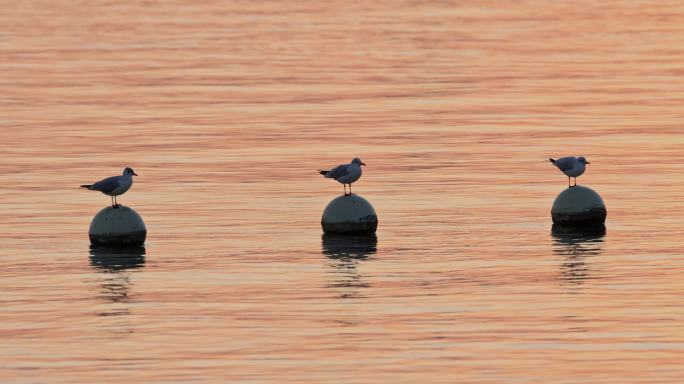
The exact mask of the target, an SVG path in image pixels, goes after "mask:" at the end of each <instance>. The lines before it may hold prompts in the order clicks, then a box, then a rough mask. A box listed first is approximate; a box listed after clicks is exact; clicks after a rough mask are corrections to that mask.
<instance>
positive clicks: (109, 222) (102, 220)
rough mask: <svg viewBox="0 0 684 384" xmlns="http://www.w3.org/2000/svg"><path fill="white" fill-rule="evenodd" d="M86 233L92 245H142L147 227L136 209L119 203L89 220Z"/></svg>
mask: <svg viewBox="0 0 684 384" xmlns="http://www.w3.org/2000/svg"><path fill="white" fill-rule="evenodd" d="M88 235H89V236H90V243H91V244H93V245H107V246H132V245H142V244H144V243H145V238H146V237H147V229H146V228H145V223H144V222H143V219H142V217H140V215H138V213H137V212H136V211H134V210H133V209H132V208H128V207H125V206H123V205H119V206H118V207H116V208H115V207H111V206H110V207H107V208H104V209H102V210H101V211H100V212H98V213H97V215H95V217H94V218H93V221H91V222H90V229H89V230H88Z"/></svg>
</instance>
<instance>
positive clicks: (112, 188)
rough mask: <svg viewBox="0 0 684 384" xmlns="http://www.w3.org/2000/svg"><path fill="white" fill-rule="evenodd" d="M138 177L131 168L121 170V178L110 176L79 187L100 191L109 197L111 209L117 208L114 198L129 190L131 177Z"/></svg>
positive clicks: (131, 181) (131, 183)
mask: <svg viewBox="0 0 684 384" xmlns="http://www.w3.org/2000/svg"><path fill="white" fill-rule="evenodd" d="M134 175H135V176H138V174H137V173H135V172H134V171H133V168H126V169H124V170H123V174H122V175H121V176H112V177H108V178H106V179H103V180H100V181H98V182H97V183H95V184H86V185H81V188H87V189H90V190H91V191H100V192H102V193H104V194H105V195H108V196H111V198H112V207H114V208H118V207H119V204H117V203H116V197H117V196H119V195H123V194H124V193H126V191H128V189H129V188H131V185H133V176H134Z"/></svg>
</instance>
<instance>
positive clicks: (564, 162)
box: [549, 156, 591, 188]
mask: <svg viewBox="0 0 684 384" xmlns="http://www.w3.org/2000/svg"><path fill="white" fill-rule="evenodd" d="M549 161H550V162H551V163H552V164H553V165H555V166H556V167H558V169H560V170H561V172H563V173H564V174H565V176H567V177H568V187H570V188H572V187H576V186H577V176H580V175H582V174H583V173H584V166H585V165H586V164H591V163H590V162H588V161H587V159H585V158H584V157H573V156H568V157H561V158H560V159H558V160H554V159H549ZM571 177H572V178H574V179H575V184H574V185H570V178H571Z"/></svg>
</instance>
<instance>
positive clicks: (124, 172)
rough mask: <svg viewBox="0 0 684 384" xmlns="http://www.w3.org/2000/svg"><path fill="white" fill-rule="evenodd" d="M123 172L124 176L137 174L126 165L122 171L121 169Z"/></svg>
mask: <svg viewBox="0 0 684 384" xmlns="http://www.w3.org/2000/svg"><path fill="white" fill-rule="evenodd" d="M123 174H124V176H128V175H133V176H138V174H137V173H135V171H134V170H133V168H130V167H126V169H124V171H123Z"/></svg>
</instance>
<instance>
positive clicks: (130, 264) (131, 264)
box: [90, 246, 145, 316]
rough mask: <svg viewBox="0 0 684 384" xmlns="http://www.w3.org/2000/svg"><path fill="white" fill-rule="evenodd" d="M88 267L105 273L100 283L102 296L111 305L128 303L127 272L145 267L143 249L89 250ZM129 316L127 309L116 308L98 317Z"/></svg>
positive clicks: (98, 248)
mask: <svg viewBox="0 0 684 384" xmlns="http://www.w3.org/2000/svg"><path fill="white" fill-rule="evenodd" d="M90 265H91V266H92V267H93V268H94V269H96V270H98V271H100V272H103V273H105V274H106V275H105V278H104V279H103V281H102V284H101V286H102V288H104V290H103V295H102V297H103V298H105V299H107V300H108V301H109V302H111V303H128V302H129V300H130V299H129V296H128V291H129V290H130V286H131V281H130V273H127V272H126V271H128V270H133V269H137V268H143V267H144V266H145V247H128V248H107V247H92V246H91V248H90ZM127 314H129V311H128V308H121V307H117V308H114V309H112V310H110V311H106V312H103V313H100V314H99V315H100V316H119V315H127Z"/></svg>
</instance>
